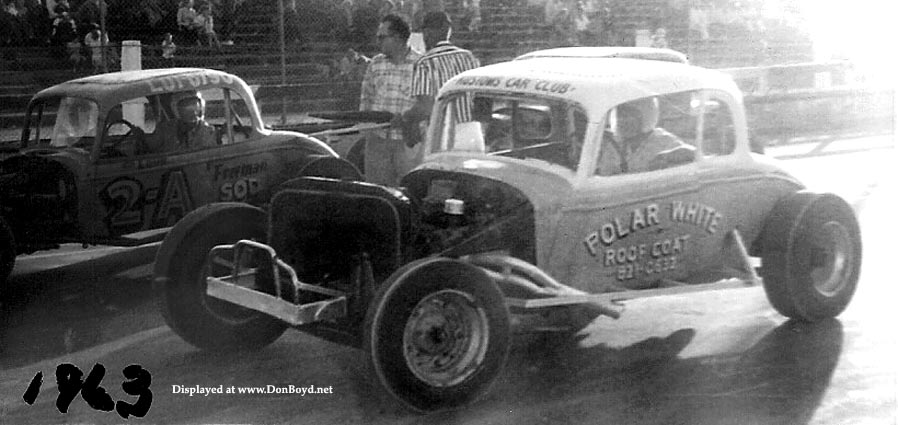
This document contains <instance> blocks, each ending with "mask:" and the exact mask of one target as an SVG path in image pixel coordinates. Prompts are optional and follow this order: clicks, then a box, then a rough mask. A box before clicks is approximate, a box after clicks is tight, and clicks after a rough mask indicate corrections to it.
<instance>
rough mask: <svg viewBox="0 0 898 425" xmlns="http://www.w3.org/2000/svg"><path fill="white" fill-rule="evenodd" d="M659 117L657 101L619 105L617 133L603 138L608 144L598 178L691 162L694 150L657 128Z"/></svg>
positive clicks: (603, 153)
mask: <svg viewBox="0 0 898 425" xmlns="http://www.w3.org/2000/svg"><path fill="white" fill-rule="evenodd" d="M658 116H659V110H658V99H657V98H655V97H648V98H644V99H639V100H634V101H631V102H627V103H624V104H622V105H619V106H618V107H617V123H616V126H615V128H614V131H613V133H607V132H606V134H605V136H604V137H603V139H605V140H606V141H607V143H606V144H605V145H604V146H603V149H602V151H601V153H600V155H599V161H598V166H597V169H598V171H599V174H600V175H603V176H608V175H614V174H621V173H638V172H644V171H651V170H658V169H662V168H666V167H669V166H673V165H676V164H680V163H685V162H690V161H692V160H693V159H694V157H695V148H694V147H692V146H690V145H688V144H686V143H684V142H683V141H682V140H680V139H679V138H678V137H677V136H676V135H673V134H671V133H669V132H668V131H666V130H664V129H662V128H660V127H656V125H657V124H658Z"/></svg>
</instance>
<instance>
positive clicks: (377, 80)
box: [359, 14, 421, 186]
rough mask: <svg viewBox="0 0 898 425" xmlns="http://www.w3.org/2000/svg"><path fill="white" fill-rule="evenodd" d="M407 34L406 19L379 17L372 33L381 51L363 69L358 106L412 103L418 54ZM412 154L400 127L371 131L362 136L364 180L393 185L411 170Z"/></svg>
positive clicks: (400, 108)
mask: <svg viewBox="0 0 898 425" xmlns="http://www.w3.org/2000/svg"><path fill="white" fill-rule="evenodd" d="M410 35H411V29H410V28H409V26H408V23H406V22H405V20H404V19H402V18H401V17H400V16H399V15H395V14H390V15H387V16H384V17H383V18H382V19H381V21H380V25H379V26H378V28H377V35H376V37H377V45H378V48H379V49H380V51H381V53H380V54H378V55H377V56H375V57H374V58H373V59H371V63H369V64H368V68H367V70H366V71H365V77H364V79H363V80H362V92H361V96H360V100H359V110H362V111H385V112H392V113H394V114H401V113H402V112H404V111H406V110H408V109H409V108H411V107H412V105H413V104H414V99H413V98H412V96H411V88H412V87H411V85H412V68H413V66H414V64H415V61H417V60H418V58H420V57H421V54H420V53H418V52H416V51H414V50H412V49H411V48H410V47H409V45H408V39H409V36H410ZM415 156H416V155H415V151H414V150H412V149H408V148H407V147H406V146H405V143H403V140H402V130H401V128H398V127H396V128H391V129H389V130H386V131H384V132H371V133H369V134H368V137H367V139H366V140H365V166H364V173H365V180H366V181H368V182H371V183H377V184H383V185H388V186H395V185H397V184H398V183H399V179H400V178H401V177H402V176H403V175H405V173H406V172H408V171H409V170H411V167H410V165H411V164H413V161H414V158H415Z"/></svg>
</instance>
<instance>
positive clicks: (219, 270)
mask: <svg viewBox="0 0 898 425" xmlns="http://www.w3.org/2000/svg"><path fill="white" fill-rule="evenodd" d="M266 222H267V220H266V216H265V213H264V212H263V211H262V210H260V209H258V208H255V207H252V206H249V205H245V204H236V203H235V204H218V205H210V206H208V207H204V208H201V209H199V210H196V211H194V212H193V213H191V214H188V215H187V216H186V217H184V219H182V220H181V221H180V222H179V223H178V225H176V226H175V227H174V228H173V229H172V231H171V233H170V234H169V236H168V237H166V240H165V242H163V244H162V247H160V249H159V255H158V256H157V258H156V263H157V268H159V269H161V270H159V269H157V271H156V274H157V276H165V277H167V278H168V279H167V281H166V282H165V284H164V285H165V286H164V288H163V294H162V300H161V301H162V306H161V307H162V315H163V317H164V318H165V321H166V323H167V324H168V325H169V327H171V328H172V330H174V332H175V333H176V334H178V335H179V336H180V337H182V338H184V340H186V341H187V342H189V343H190V344H192V345H194V346H196V347H199V348H202V349H210V350H212V349H215V350H220V349H230V350H234V349H253V348H259V347H263V346H265V345H268V344H270V343H271V342H273V341H274V340H275V339H277V338H278V337H279V336H280V335H281V334H282V333H284V330H286V328H287V326H286V324H285V323H284V322H281V321H280V320H277V319H275V318H273V317H271V316H268V315H265V314H263V313H260V312H256V311H253V310H249V309H246V308H243V307H240V306H237V305H234V304H231V303H228V302H226V301H223V300H219V299H215V298H212V297H209V296H208V295H206V277H208V276H226V275H228V274H230V273H231V267H230V264H227V263H225V261H224V260H223V259H216V261H212V262H211V264H206V256H207V254H208V253H209V251H210V250H211V249H212V247H214V246H216V245H220V244H233V243H234V242H237V241H238V240H240V239H253V240H257V241H263V240H264V238H265V223H266Z"/></svg>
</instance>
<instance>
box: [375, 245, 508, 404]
mask: <svg viewBox="0 0 898 425" xmlns="http://www.w3.org/2000/svg"><path fill="white" fill-rule="evenodd" d="M450 328H451V329H450ZM449 330H454V332H453V334H454V335H449V334H448V333H447V331H449ZM364 331H365V336H364V342H363V344H364V348H365V350H366V352H367V355H368V361H369V364H370V366H371V367H372V368H373V370H374V371H375V373H376V374H377V378H378V380H379V381H380V383H381V385H383V386H384V387H385V388H386V389H387V391H388V392H389V393H390V394H392V395H393V396H394V397H396V398H397V399H398V400H399V401H401V402H402V403H403V404H405V405H407V406H408V407H410V408H412V409H414V410H416V411H421V412H427V411H437V410H446V409H453V408H457V407H460V406H463V405H465V404H467V403H470V402H472V401H474V400H476V399H477V398H479V397H480V396H481V395H483V394H484V393H486V392H487V390H488V389H489V387H490V385H491V384H492V383H493V381H494V380H495V378H496V376H497V375H498V374H499V372H500V371H501V370H502V367H503V365H504V364H505V360H506V358H507V356H508V350H509V347H510V338H511V330H510V324H509V314H508V309H507V308H506V306H505V299H504V297H503V296H502V293H501V292H500V291H499V288H498V287H497V286H496V284H495V283H494V282H493V281H492V280H491V279H489V277H487V276H486V274H484V273H483V272H482V271H481V270H480V269H477V268H476V267H473V266H470V265H467V264H464V263H460V262H457V261H454V260H448V259H443V258H430V259H425V260H421V261H418V262H414V263H410V264H409V265H407V266H405V267H403V268H401V269H400V270H399V271H397V272H396V273H394V274H393V276H392V277H391V278H390V279H388V280H387V282H385V283H384V284H383V285H382V287H381V288H380V290H379V291H378V293H377V295H376V296H375V297H374V300H373V301H372V303H371V305H370V307H369V309H368V312H367V315H366V317H365V327H364ZM440 338H443V339H441V340H440ZM436 363H439V364H436Z"/></svg>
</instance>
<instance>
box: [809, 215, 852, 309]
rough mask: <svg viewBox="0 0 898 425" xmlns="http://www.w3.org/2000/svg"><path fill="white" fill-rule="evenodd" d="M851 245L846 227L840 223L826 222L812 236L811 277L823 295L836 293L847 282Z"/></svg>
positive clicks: (850, 266)
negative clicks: (818, 231)
mask: <svg viewBox="0 0 898 425" xmlns="http://www.w3.org/2000/svg"><path fill="white" fill-rule="evenodd" d="M852 250H853V247H852V246H851V238H850V236H849V232H848V229H846V228H845V226H843V225H842V224H841V223H838V222H832V221H831V222H828V223H826V224H824V225H823V227H822V229H821V230H820V233H818V234H817V235H816V236H815V237H814V247H813V249H812V251H811V256H812V257H811V264H812V265H813V268H812V269H811V279H812V281H813V282H814V288H815V289H817V291H819V292H820V293H821V294H823V295H825V296H833V295H835V294H837V293H838V292H839V291H840V290H841V289H842V288H843V287H844V286H845V285H847V284H848V276H849V274H850V273H851V272H852V267H854V265H853V264H851V258H852V257H853V252H852Z"/></svg>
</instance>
